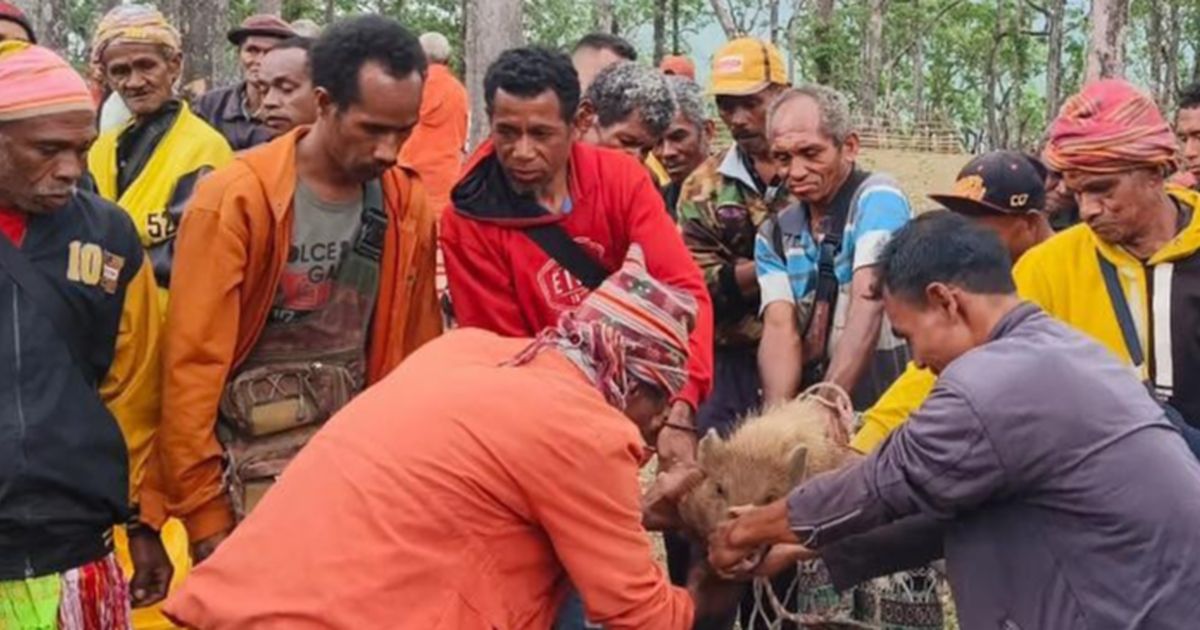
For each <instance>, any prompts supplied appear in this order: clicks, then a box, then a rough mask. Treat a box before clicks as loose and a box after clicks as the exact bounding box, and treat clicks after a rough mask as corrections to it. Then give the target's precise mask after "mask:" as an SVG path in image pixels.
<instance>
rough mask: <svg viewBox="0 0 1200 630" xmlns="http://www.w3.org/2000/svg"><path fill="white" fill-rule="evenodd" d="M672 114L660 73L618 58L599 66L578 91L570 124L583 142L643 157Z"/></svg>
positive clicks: (669, 121)
mask: <svg viewBox="0 0 1200 630" xmlns="http://www.w3.org/2000/svg"><path fill="white" fill-rule="evenodd" d="M674 116H675V99H674V98H672V96H671V90H670V88H668V87H667V81H666V78H665V77H663V75H662V74H660V73H658V72H655V71H654V70H651V69H650V68H643V67H642V66H639V65H637V64H635V63H630V62H626V61H623V62H620V63H615V64H613V65H611V66H609V67H607V68H605V69H604V70H601V71H600V74H597V75H596V80H595V81H592V85H591V87H589V88H588V89H587V91H586V92H584V94H583V100H582V101H580V103H579V110H578V112H577V113H576V114H575V130H576V133H577V134H578V136H579V139H580V140H582V141H583V142H586V143H588V144H594V145H596V146H600V147H605V148H609V149H616V150H617V151H624V152H625V153H628V154H629V155H632V156H633V157H635V158H637V159H638V160H640V161H643V162H644V161H645V160H646V158H647V157H648V156H649V155H650V150H651V149H653V148H654V146H655V145H657V144H658V141H659V140H660V139H662V136H663V133H665V132H666V130H667V126H668V125H670V124H671V119H672V118H673V117H674Z"/></svg>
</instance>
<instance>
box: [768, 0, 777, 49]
mask: <svg viewBox="0 0 1200 630" xmlns="http://www.w3.org/2000/svg"><path fill="white" fill-rule="evenodd" d="M768 1H769V2H770V4H769V6H768V7H767V11H768V13H767V15H768V16H770V17H769V21H768V22H767V33H769V37H770V38H771V43H772V44H775V45H776V46H778V45H779V0H768Z"/></svg>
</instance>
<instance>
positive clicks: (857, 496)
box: [788, 304, 1200, 630]
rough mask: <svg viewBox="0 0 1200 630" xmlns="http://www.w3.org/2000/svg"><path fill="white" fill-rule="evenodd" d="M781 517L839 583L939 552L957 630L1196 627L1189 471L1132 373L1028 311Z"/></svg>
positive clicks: (1199, 615) (1199, 575) (1015, 315)
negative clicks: (898, 555)
mask: <svg viewBox="0 0 1200 630" xmlns="http://www.w3.org/2000/svg"><path fill="white" fill-rule="evenodd" d="M788 508H789V519H790V522H791V526H792V528H793V529H794V531H795V532H796V533H797V535H799V537H800V539H801V542H805V543H806V544H808V545H810V546H813V547H816V548H822V547H825V546H826V545H832V546H831V547H830V548H829V549H830V551H831V552H833V553H830V554H829V556H828V557H827V558H826V562H827V563H830V564H831V565H832V566H831V571H834V572H835V573H836V572H838V571H845V570H846V567H844V566H839V565H842V564H845V563H847V562H850V563H851V564H853V559H854V558H855V555H856V554H855V550H856V548H857V551H858V552H859V553H858V554H857V556H858V560H859V564H860V566H857V567H853V568H852V571H857V572H858V577H865V576H866V575H867V574H869V573H872V571H868V570H867V569H866V567H865V566H864V565H867V564H872V563H873V564H876V565H878V566H877V567H875V568H876V569H878V573H883V572H885V571H889V570H894V569H897V568H901V567H899V566H895V565H896V564H897V563H896V562H895V561H894V559H888V558H875V559H873V560H874V562H872V559H868V557H867V556H868V554H871V553H872V552H873V551H874V552H878V551H880V550H886V549H898V548H901V547H903V546H904V545H908V546H909V547H911V548H912V550H913V554H912V557H911V558H910V560H912V564H913V565H916V564H919V563H920V562H921V561H923V560H927V559H928V558H929V557H930V556H932V555H934V554H935V553H936V551H937V548H938V545H937V543H938V542H939V541H938V539H939V538H940V542H941V544H942V548H943V550H944V553H945V558H946V561H947V566H948V571H949V578H950V583H951V587H952V589H953V591H954V596H955V601H956V603H957V605H958V614H959V618H960V620H961V621H962V624H963V627H964V628H967V629H974V628H1001V629H1003V630H1018V629H1021V628H1024V629H1026V630H1029V629H1033V628H1054V629H1056V630H1062V629H1072V628H1080V629H1082V628H1089V629H1097V628H1100V629H1107V628H1164V629H1166V628H1171V629H1175V628H1192V627H1200V463H1197V461H1196V460H1195V458H1193V457H1192V455H1191V454H1190V453H1189V452H1188V450H1187V447H1186V446H1185V445H1184V443H1183V440H1182V439H1181V438H1180V436H1179V434H1178V432H1177V431H1176V430H1175V429H1174V428H1173V427H1172V426H1171V425H1170V424H1169V423H1168V422H1167V421H1166V420H1165V419H1164V417H1163V414H1162V411H1161V409H1160V408H1159V407H1158V405H1157V404H1156V403H1155V402H1154V401H1153V400H1151V398H1150V397H1149V395H1148V393H1147V392H1146V390H1145V388H1144V387H1143V386H1142V384H1141V383H1139V382H1138V380H1137V377H1136V375H1134V374H1133V372H1132V371H1131V370H1130V369H1129V368H1128V367H1127V366H1124V365H1123V364H1121V363H1120V362H1119V361H1118V360H1117V359H1116V358H1115V357H1114V356H1112V354H1111V353H1110V352H1109V351H1108V350H1106V349H1105V348H1103V347H1102V346H1100V345H1099V344H1097V343H1095V342H1093V341H1091V340H1089V339H1088V338H1086V337H1084V335H1082V334H1081V333H1078V332H1076V331H1074V330H1072V329H1070V328H1068V327H1067V326H1066V325H1064V324H1062V323H1060V322H1058V321H1056V320H1054V319H1052V318H1050V317H1049V316H1048V315H1046V314H1045V313H1043V312H1042V311H1041V310H1040V309H1039V308H1037V307H1036V306H1034V305H1032V304H1022V305H1021V306H1019V307H1017V308H1015V309H1013V311H1011V312H1010V313H1008V314H1007V315H1006V316H1005V317H1004V318H1003V319H1002V320H1001V321H1000V323H999V324H998V325H997V327H996V329H995V330H994V331H993V333H992V336H991V339H990V340H989V341H988V343H986V344H984V345H983V346H980V347H979V348H976V349H974V350H972V351H970V352H968V353H967V354H965V355H963V356H961V357H959V358H958V359H957V360H955V361H954V362H952V363H951V364H950V365H949V366H948V367H947V368H946V369H945V370H944V372H943V373H942V374H941V376H940V378H939V379H938V381H937V385H936V386H935V387H934V390H933V392H932V393H931V394H930V396H929V398H928V399H927V400H926V402H925V404H924V405H922V406H921V408H920V409H918V410H917V411H916V412H915V413H913V415H912V416H911V418H910V419H909V421H908V422H906V423H905V424H904V425H903V426H902V427H900V429H898V430H897V431H895V432H894V433H893V434H892V435H891V436H890V437H889V438H888V440H887V441H885V442H884V443H883V444H882V445H881V446H880V448H878V449H876V450H875V451H874V452H873V453H872V454H871V455H869V456H867V457H866V458H865V459H864V460H863V461H862V462H860V463H859V464H857V465H854V466H851V467H848V468H846V469H843V470H840V471H837V472H834V473H830V474H827V475H822V476H820V477H816V478H814V479H812V480H811V481H809V482H808V483H806V484H804V485H802V486H800V487H799V488H797V489H796V490H794V491H793V492H792V494H791V495H790V496H789V497H788ZM876 528H882V529H876ZM871 530H875V531H871ZM866 532H869V533H866ZM856 535H857V536H856ZM852 536H853V538H849V537H852ZM889 538H894V540H889ZM839 541H841V542H839ZM834 543H837V544H834Z"/></svg>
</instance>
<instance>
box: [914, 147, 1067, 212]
mask: <svg viewBox="0 0 1200 630" xmlns="http://www.w3.org/2000/svg"><path fill="white" fill-rule="evenodd" d="M929 198H930V199H932V200H934V201H936V202H938V203H939V204H941V205H943V206H945V207H946V208H947V209H949V210H951V211H952V212H957V213H958V214H966V215H980V214H1007V215H1018V214H1030V213H1033V212H1041V211H1042V210H1043V209H1044V208H1045V207H1046V168H1045V166H1043V165H1042V164H1041V162H1040V161H1038V159H1037V158H1035V157H1033V156H1029V155H1026V154H1024V153H1021V152H1019V151H992V152H991V153H984V154H983V155H980V156H977V157H976V158H975V159H973V160H971V161H970V162H968V163H967V165H966V166H964V167H963V169H962V170H961V171H959V172H958V178H957V179H956V180H955V181H954V191H953V192H951V193H949V194H945V195H929Z"/></svg>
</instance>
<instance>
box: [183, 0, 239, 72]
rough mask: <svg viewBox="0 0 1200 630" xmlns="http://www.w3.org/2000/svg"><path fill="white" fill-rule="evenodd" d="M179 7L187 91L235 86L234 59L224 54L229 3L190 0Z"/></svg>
mask: <svg viewBox="0 0 1200 630" xmlns="http://www.w3.org/2000/svg"><path fill="white" fill-rule="evenodd" d="M179 8H180V19H179V22H178V25H179V27H180V29H179V30H180V34H181V35H182V36H183V59H184V64H183V81H182V83H183V85H184V86H185V88H186V89H188V90H189V91H191V92H192V93H193V94H198V93H203V92H204V91H206V90H208V89H212V88H213V87H215V86H219V85H227V84H229V83H233V79H234V72H233V65H232V63H231V61H232V58H231V57H230V56H228V55H226V54H225V53H226V49H227V47H228V45H227V44H226V43H225V32H226V31H227V30H229V0H187V1H186V2H181V3H180V7H179Z"/></svg>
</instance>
